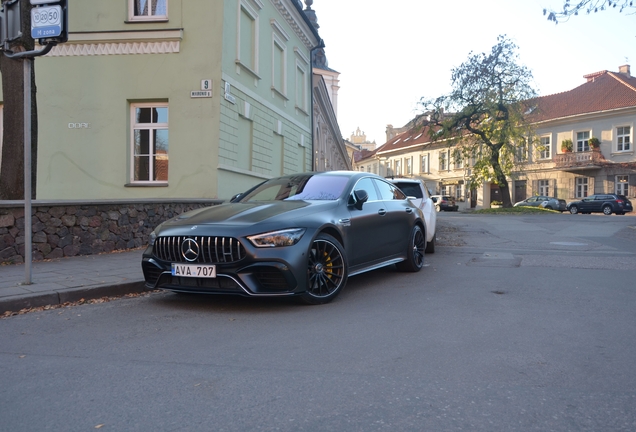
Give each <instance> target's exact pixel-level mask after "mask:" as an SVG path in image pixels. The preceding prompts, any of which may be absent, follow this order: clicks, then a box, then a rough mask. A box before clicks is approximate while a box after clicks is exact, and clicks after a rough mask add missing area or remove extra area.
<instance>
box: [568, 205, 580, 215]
mask: <svg viewBox="0 0 636 432" xmlns="http://www.w3.org/2000/svg"><path fill="white" fill-rule="evenodd" d="M578 212H579V208H578V207H577V206H575V205H573V206H572V207H570V213H572V214H577V213H578Z"/></svg>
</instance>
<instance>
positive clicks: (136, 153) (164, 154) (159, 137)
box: [130, 103, 168, 183]
mask: <svg viewBox="0 0 636 432" xmlns="http://www.w3.org/2000/svg"><path fill="white" fill-rule="evenodd" d="M131 115H132V121H131V124H132V143H133V146H132V163H131V173H130V181H131V182H132V183H144V182H149V183H165V182H167V181H168V104H167V103H165V104H162V103H157V104H132V105H131Z"/></svg>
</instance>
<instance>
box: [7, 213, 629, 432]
mask: <svg viewBox="0 0 636 432" xmlns="http://www.w3.org/2000/svg"><path fill="white" fill-rule="evenodd" d="M439 218H440V222H439V223H440V232H439V234H438V237H439V239H438V240H439V243H438V248H437V252H436V253H435V254H433V255H427V266H426V268H424V269H423V270H422V271H421V272H420V273H415V274H405V273H398V272H397V271H395V270H394V269H393V268H388V269H384V270H379V271H375V272H372V273H368V274H363V275H359V276H356V277H353V278H351V279H350V280H349V283H348V285H347V287H346V289H345V291H344V292H343V293H342V294H341V295H340V296H339V297H338V298H337V299H336V301H334V302H333V303H331V304H328V305H322V306H301V305H298V304H295V303H293V302H290V301H288V300H276V299H246V298H234V297H201V296H188V295H185V296H183V295H175V294H171V293H152V294H149V295H145V296H141V297H138V298H132V299H121V300H117V301H112V302H109V303H103V304H93V305H82V306H76V307H70V308H64V309H56V310H49V311H44V312H34V313H29V314H25V315H19V316H14V317H11V318H7V319H2V320H0V369H1V370H0V389H1V391H0V431H12V432H13V431H88V430H95V429H96V428H97V430H104V431H150V430H152V431H171V432H172V431H179V432H180V431H459V430H469V431H534V430H536V431H601V430H602V431H633V430H636V367H635V366H636V360H635V359H636V344H634V340H636V307H635V306H636V229H635V228H634V227H636V217H626V216H609V217H607V216H595V215H590V216H583V215H576V216H573V215H565V214H564V215H556V214H555V215H540V216H491V215H489V216H479V215H465V214H461V213H457V214H454V213H441V214H440V215H439Z"/></svg>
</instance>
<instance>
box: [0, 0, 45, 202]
mask: <svg viewBox="0 0 636 432" xmlns="http://www.w3.org/2000/svg"><path fill="white" fill-rule="evenodd" d="M20 6H21V18H22V34H23V35H25V36H23V37H22V38H21V39H19V40H16V41H14V42H13V43H11V47H10V48H11V51H13V52H14V53H17V52H21V51H31V50H33V49H34V45H35V44H34V41H33V39H32V38H31V36H30V35H31V30H30V27H31V15H30V10H31V3H30V2H28V1H22V2H20ZM25 61H31V62H33V60H32V59H28V60H27V59H16V60H12V59H10V58H8V57H6V56H5V55H4V54H0V72H1V73H2V94H3V97H4V101H3V103H4V110H3V113H4V117H3V125H4V130H3V135H2V164H1V166H0V200H21V199H24V198H25V196H24V62H25ZM33 63H34V62H33ZM33 63H32V67H31V173H30V176H31V191H32V192H31V198H33V199H34V198H35V193H36V173H37V142H38V133H37V131H38V122H37V103H36V88H35V68H34V67H33Z"/></svg>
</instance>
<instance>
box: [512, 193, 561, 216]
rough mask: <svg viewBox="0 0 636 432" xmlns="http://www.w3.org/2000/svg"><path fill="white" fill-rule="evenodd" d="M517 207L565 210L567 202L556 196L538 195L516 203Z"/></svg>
mask: <svg viewBox="0 0 636 432" xmlns="http://www.w3.org/2000/svg"><path fill="white" fill-rule="evenodd" d="M514 206H515V207H543V208H547V209H548V210H558V211H562V212H563V211H565V210H566V208H567V203H566V202H565V200H564V199H559V198H555V197H549V196H545V195H537V196H533V197H530V198H526V199H524V200H523V201H519V202H518V203H515V205H514Z"/></svg>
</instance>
